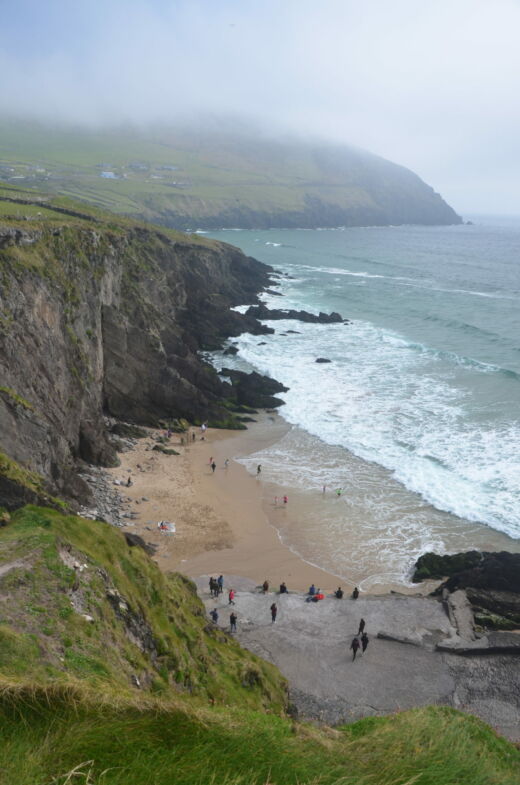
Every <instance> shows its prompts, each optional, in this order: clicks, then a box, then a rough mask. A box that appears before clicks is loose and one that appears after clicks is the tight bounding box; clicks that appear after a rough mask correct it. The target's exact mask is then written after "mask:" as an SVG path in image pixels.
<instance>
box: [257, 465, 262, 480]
mask: <svg viewBox="0 0 520 785" xmlns="http://www.w3.org/2000/svg"><path fill="white" fill-rule="evenodd" d="M261 471H262V465H261V464H260V463H259V464H258V466H257V467H256V476H257V477H258V475H259V474H260V473H261Z"/></svg>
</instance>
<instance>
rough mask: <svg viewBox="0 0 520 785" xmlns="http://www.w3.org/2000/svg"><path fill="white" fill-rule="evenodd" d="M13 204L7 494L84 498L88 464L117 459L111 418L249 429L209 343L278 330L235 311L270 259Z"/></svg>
mask: <svg viewBox="0 0 520 785" xmlns="http://www.w3.org/2000/svg"><path fill="white" fill-rule="evenodd" d="M13 199H14V197H13V195H11V201H9V200H7V201H5V200H4V201H3V203H2V207H3V208H4V210H3V216H0V265H1V267H0V270H1V279H0V378H1V385H0V434H1V441H0V454H1V455H0V491H1V495H2V497H3V503H4V504H5V505H6V506H7V507H9V508H15V507H17V506H19V504H21V503H27V502H36V501H37V500H38V499H40V500H41V498H42V497H43V498H44V499H45V501H46V502H48V501H49V499H48V496H47V498H46V496H45V493H44V491H45V492H46V493H47V494H48V493H51V494H56V495H64V496H66V497H68V498H70V497H71V496H72V497H76V498H78V499H84V498H85V495H88V490H87V488H86V486H85V484H84V483H83V482H82V481H81V480H80V479H78V477H77V474H76V468H77V462H78V460H85V461H87V462H89V463H94V464H101V465H112V464H113V463H114V462H115V461H116V453H115V451H114V449H113V447H112V446H111V444H110V443H109V440H108V439H107V431H106V426H105V422H104V420H103V415H104V414H107V415H111V416H114V417H116V418H122V419H125V420H127V421H131V422H135V423H142V424H149V425H157V424H160V423H161V420H163V421H170V420H172V419H173V418H185V419H187V420H189V421H191V422H198V421H202V420H206V419H209V421H210V422H211V423H212V424H213V425H215V426H218V425H221V426H227V427H237V426H238V427H240V423H239V422H238V420H236V419H235V418H234V417H233V415H231V414H230V412H229V410H228V409H226V408H224V406H223V405H222V402H223V399H225V398H226V396H227V395H229V394H230V392H231V388H230V385H226V384H225V383H223V382H221V380H220V379H219V377H218V376H217V374H216V373H215V371H214V369H213V368H212V367H211V366H209V365H208V364H206V363H205V362H204V361H203V360H202V359H201V357H200V356H199V354H198V351H199V350H200V349H212V348H216V347H217V346H219V345H220V344H221V342H222V341H223V339H224V338H225V337H227V336H229V335H238V334H239V333H240V332H242V331H244V330H245V329H249V330H252V331H253V332H262V331H264V330H265V329H266V328H263V327H262V326H261V325H260V324H259V323H258V322H257V321H256V320H255V319H253V318H248V317H245V316H242V315H241V314H239V313H237V312H236V311H233V310H231V307H232V306H235V305H239V304H244V303H245V304H247V303H254V302H256V301H257V293H258V292H259V291H260V290H261V289H262V288H263V287H264V286H266V285H267V284H268V281H269V272H270V268H269V267H267V266H265V265H263V264H261V263H260V262H257V261H255V260H254V259H251V258H248V257H246V256H245V255H244V254H242V253H241V252H240V251H239V250H238V249H236V248H233V247H232V246H228V245H225V244H223V243H217V242H211V241H208V240H205V239H203V238H197V237H194V238H190V237H187V236H185V235H182V234H180V233H177V232H173V231H169V230H166V231H159V230H156V229H153V228H151V227H149V226H146V225H143V224H138V223H135V222H132V221H130V220H125V219H122V220H119V221H118V220H117V219H115V218H114V217H113V216H110V215H106V214H103V213H100V212H97V211H88V210H87V211H84V210H78V209H77V207H76V208H74V207H73V206H71V205H68V206H64V204H63V200H61V202H60V204H56V205H55V204H51V203H50V202H45V203H44V204H39V203H37V202H33V204H31V203H30V200H28V199H26V201H25V204H23V206H22V207H21V208H20V207H19V202H17V203H16V204H15V202H14V201H13ZM34 206H36V207H39V209H38V210H37V212H36V213H31V210H30V208H31V207H34ZM15 208H16V209H15ZM9 209H12V211H13V214H14V213H17V214H18V215H17V217H14V216H9V214H8V212H7V211H8V210H9ZM20 211H21V212H22V213H23V212H27V215H26V216H25V220H20Z"/></svg>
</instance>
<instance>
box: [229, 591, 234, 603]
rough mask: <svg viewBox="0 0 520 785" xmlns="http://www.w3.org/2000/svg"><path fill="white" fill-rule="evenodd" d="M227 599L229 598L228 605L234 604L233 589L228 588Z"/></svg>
mask: <svg viewBox="0 0 520 785" xmlns="http://www.w3.org/2000/svg"><path fill="white" fill-rule="evenodd" d="M228 599H229V602H228V605H234V604H235V592H234V589H230V590H229V594H228Z"/></svg>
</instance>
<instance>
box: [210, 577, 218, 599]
mask: <svg viewBox="0 0 520 785" xmlns="http://www.w3.org/2000/svg"><path fill="white" fill-rule="evenodd" d="M215 590H216V586H215V578H213V577H211V578H210V579H209V593H210V596H211V597H216V596H217V593H216V591H215Z"/></svg>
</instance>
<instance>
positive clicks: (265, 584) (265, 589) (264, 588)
mask: <svg viewBox="0 0 520 785" xmlns="http://www.w3.org/2000/svg"><path fill="white" fill-rule="evenodd" d="M268 591H269V581H268V580H267V578H266V579H265V581H264V582H263V583H262V594H267V592H268Z"/></svg>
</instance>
